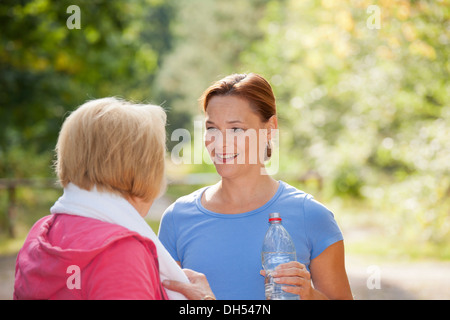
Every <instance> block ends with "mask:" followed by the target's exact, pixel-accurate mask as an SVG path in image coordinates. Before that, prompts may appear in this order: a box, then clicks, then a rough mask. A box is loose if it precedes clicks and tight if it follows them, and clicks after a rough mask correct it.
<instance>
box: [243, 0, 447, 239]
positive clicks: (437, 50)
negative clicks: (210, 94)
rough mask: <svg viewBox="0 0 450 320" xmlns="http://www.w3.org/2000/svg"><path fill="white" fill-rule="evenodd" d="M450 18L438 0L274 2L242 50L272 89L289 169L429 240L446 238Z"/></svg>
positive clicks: (411, 234)
mask: <svg viewBox="0 0 450 320" xmlns="http://www.w3.org/2000/svg"><path fill="white" fill-rule="evenodd" d="M369 5H377V6H378V8H379V9H380V17H381V20H380V28H379V29H370V28H368V26H367V21H368V19H369V17H370V13H367V11H366V9H367V8H368V7H369ZM449 18H450V8H449V6H448V4H445V2H444V1H433V2H431V1H430V2H428V1H414V2H413V1H395V2H393V1H375V2H374V1H325V0H324V1H319V2H318V1H286V2H284V3H281V2H279V1H271V2H270V3H269V5H268V7H267V12H266V16H265V18H264V19H262V20H261V22H260V24H261V27H262V28H264V30H265V38H264V40H263V41H260V42H258V43H257V44H256V45H254V46H253V48H252V49H251V50H249V51H247V52H246V53H245V55H244V56H243V61H244V62H245V63H246V65H247V66H252V67H250V69H253V70H255V71H256V72H260V73H262V74H264V75H265V76H267V77H269V78H270V79H271V82H272V84H273V85H274V87H275V92H276V95H277V97H278V110H279V116H280V118H281V120H282V121H281V122H280V123H281V130H282V131H287V132H286V133H285V134H284V136H283V135H282V137H284V139H282V140H281V139H280V140H281V142H280V143H281V150H284V153H285V154H289V155H290V156H289V157H283V156H282V157H281V159H282V161H283V159H284V161H286V162H287V163H285V164H283V167H284V168H285V169H286V170H288V171H289V172H291V173H295V172H297V174H299V173H301V172H304V171H305V170H315V171H318V172H319V173H320V174H321V175H322V176H323V177H324V180H325V181H326V182H327V183H328V185H331V188H329V189H331V190H332V193H333V194H335V195H339V196H343V195H346V196H353V197H363V198H366V199H367V201H368V202H370V203H371V204H372V205H373V206H376V208H378V209H379V210H383V211H388V212H391V213H392V216H393V217H395V218H394V219H393V220H394V221H395V225H396V227H397V229H398V230H397V232H401V233H402V235H403V236H404V237H405V238H413V237H415V238H419V239H421V241H433V242H436V243H439V242H443V241H444V242H445V241H447V242H448V241H449V240H450V222H449V219H450V217H449V215H450V210H449V207H450V197H449V194H450V181H449V175H450V145H449V139H448V137H449V136H450V135H449V134H450V132H449V127H450V105H449V99H448V97H449V94H450V91H449V87H448V79H449V71H450V65H449V63H448V61H449V52H450V49H449V48H450V47H449V45H448V44H449V41H450V35H449V33H448V30H449V28H448V27H449V24H448V21H449ZM282 152H283V151H282Z"/></svg>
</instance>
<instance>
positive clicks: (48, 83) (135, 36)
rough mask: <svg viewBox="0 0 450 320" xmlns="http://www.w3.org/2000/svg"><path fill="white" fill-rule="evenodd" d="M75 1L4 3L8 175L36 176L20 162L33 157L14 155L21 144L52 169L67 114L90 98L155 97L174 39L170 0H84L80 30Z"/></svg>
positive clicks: (0, 145) (2, 140)
mask: <svg viewBox="0 0 450 320" xmlns="http://www.w3.org/2000/svg"><path fill="white" fill-rule="evenodd" d="M71 4H73V3H72V1H49V0H30V1H20V2H17V1H2V2H1V3H0V19H1V20H2V24H3V26H2V32H1V38H0V43H1V46H2V48H3V50H2V52H1V53H0V87H1V88H2V89H1V90H0V106H1V109H0V174H1V176H15V177H21V176H29V174H28V173H27V174H22V170H21V169H20V168H21V167H24V166H27V165H28V163H29V162H30V157H24V158H23V159H22V163H15V162H13V163H11V162H9V159H11V158H14V154H10V153H15V152H17V149H18V148H23V149H24V150H27V149H31V151H30V153H35V154H37V155H42V157H44V158H46V159H47V163H46V165H45V166H43V167H41V169H40V170H37V171H41V172H45V174H48V172H49V170H48V167H49V166H50V160H51V157H52V149H53V147H54V145H55V142H56V137H57V134H58V131H59V128H60V125H61V124H62V121H63V118H64V116H65V115H66V114H67V111H70V110H73V109H74V108H75V107H76V106H78V105H80V104H82V103H83V102H84V101H86V100H89V99H93V98H99V97H104V96H111V95H114V96H122V97H126V98H127V99H135V100H152V98H153V97H152V95H154V93H152V91H151V88H152V81H153V78H154V76H155V73H156V71H157V68H158V64H159V63H160V56H161V55H162V54H163V53H164V52H166V51H167V50H168V49H169V48H170V45H171V42H170V41H171V37H170V36H169V29H170V28H169V23H170V21H169V16H170V14H171V10H172V8H171V4H170V3H165V2H159V1H144V0H140V1H132V2H128V1H100V0H99V1H87V0H86V1H77V3H76V4H77V5H78V6H79V7H80V11H81V14H80V17H81V24H80V26H81V29H68V28H67V26H66V20H67V19H68V18H69V16H70V13H67V12H66V11H67V7H69V6H70V5H71ZM26 152H29V151H26ZM31 158H33V157H31ZM19 160H20V159H19ZM19 162H20V161H19ZM34 174H39V173H38V172H34Z"/></svg>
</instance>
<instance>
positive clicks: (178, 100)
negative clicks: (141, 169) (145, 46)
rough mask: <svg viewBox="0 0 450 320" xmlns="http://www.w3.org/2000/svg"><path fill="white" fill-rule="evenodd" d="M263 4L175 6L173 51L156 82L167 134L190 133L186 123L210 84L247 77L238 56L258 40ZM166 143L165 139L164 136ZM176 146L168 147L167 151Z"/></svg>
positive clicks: (189, 1) (197, 1)
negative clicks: (232, 75)
mask: <svg viewBox="0 0 450 320" xmlns="http://www.w3.org/2000/svg"><path fill="white" fill-rule="evenodd" d="M265 3H267V0H250V1H238V0H233V1H204V0H178V1H176V2H175V3H174V6H175V7H176V10H175V11H176V13H177V15H176V16H175V17H174V19H173V25H172V27H173V33H174V47H173V50H172V51H171V52H170V53H169V54H168V55H166V56H165V57H164V59H163V64H162V66H161V69H160V70H159V72H158V76H157V78H156V81H155V87H156V88H157V91H158V93H159V95H158V97H161V98H160V100H163V101H165V104H164V105H165V106H167V108H168V109H169V110H170V112H169V114H168V124H169V126H168V130H169V134H170V132H171V131H173V130H174V129H176V128H188V129H192V121H190V120H191V118H192V116H193V115H196V114H198V113H199V112H200V108H199V104H198V99H199V98H200V96H201V94H202V93H203V91H204V90H205V89H206V88H207V87H208V86H209V85H210V84H211V83H212V82H214V81H216V80H218V79H220V78H222V77H224V76H226V75H228V74H230V73H235V72H246V71H251V70H246V69H245V66H242V65H241V62H240V55H241V53H242V52H244V51H245V50H246V49H248V47H249V46H250V45H251V44H252V43H253V42H254V41H256V40H258V39H260V38H262V36H263V34H262V31H261V30H260V29H259V28H258V27H257V24H258V21H259V19H261V17H262V16H263V14H264V9H265ZM169 137H170V135H169ZM176 143H177V142H173V143H171V142H170V141H169V149H170V148H171V146H173V145H174V144H176Z"/></svg>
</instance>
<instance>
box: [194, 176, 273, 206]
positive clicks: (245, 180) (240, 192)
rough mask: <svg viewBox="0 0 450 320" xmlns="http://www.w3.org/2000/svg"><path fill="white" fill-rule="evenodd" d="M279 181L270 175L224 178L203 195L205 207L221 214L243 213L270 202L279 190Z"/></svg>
mask: <svg viewBox="0 0 450 320" xmlns="http://www.w3.org/2000/svg"><path fill="white" fill-rule="evenodd" d="M278 185H279V183H278V181H276V180H274V179H273V178H272V177H270V176H268V175H255V176H253V177H251V178H250V177H248V176H241V177H234V178H222V180H221V181H220V182H218V183H217V184H216V185H214V186H212V187H211V188H208V189H207V191H206V192H205V193H204V195H203V199H202V203H203V205H204V206H205V207H206V208H207V209H210V210H212V211H215V212H220V213H242V212H247V211H251V210H254V209H257V208H259V207H261V206H263V205H264V204H265V203H266V202H268V201H269V200H270V199H271V198H272V197H273V196H274V195H275V193H276V192H277V190H278Z"/></svg>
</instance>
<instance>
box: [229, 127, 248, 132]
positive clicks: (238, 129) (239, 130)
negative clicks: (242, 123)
mask: <svg viewBox="0 0 450 320" xmlns="http://www.w3.org/2000/svg"><path fill="white" fill-rule="evenodd" d="M231 129H232V130H233V132H234V133H241V132H244V131H245V130H244V129H242V128H231Z"/></svg>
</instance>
